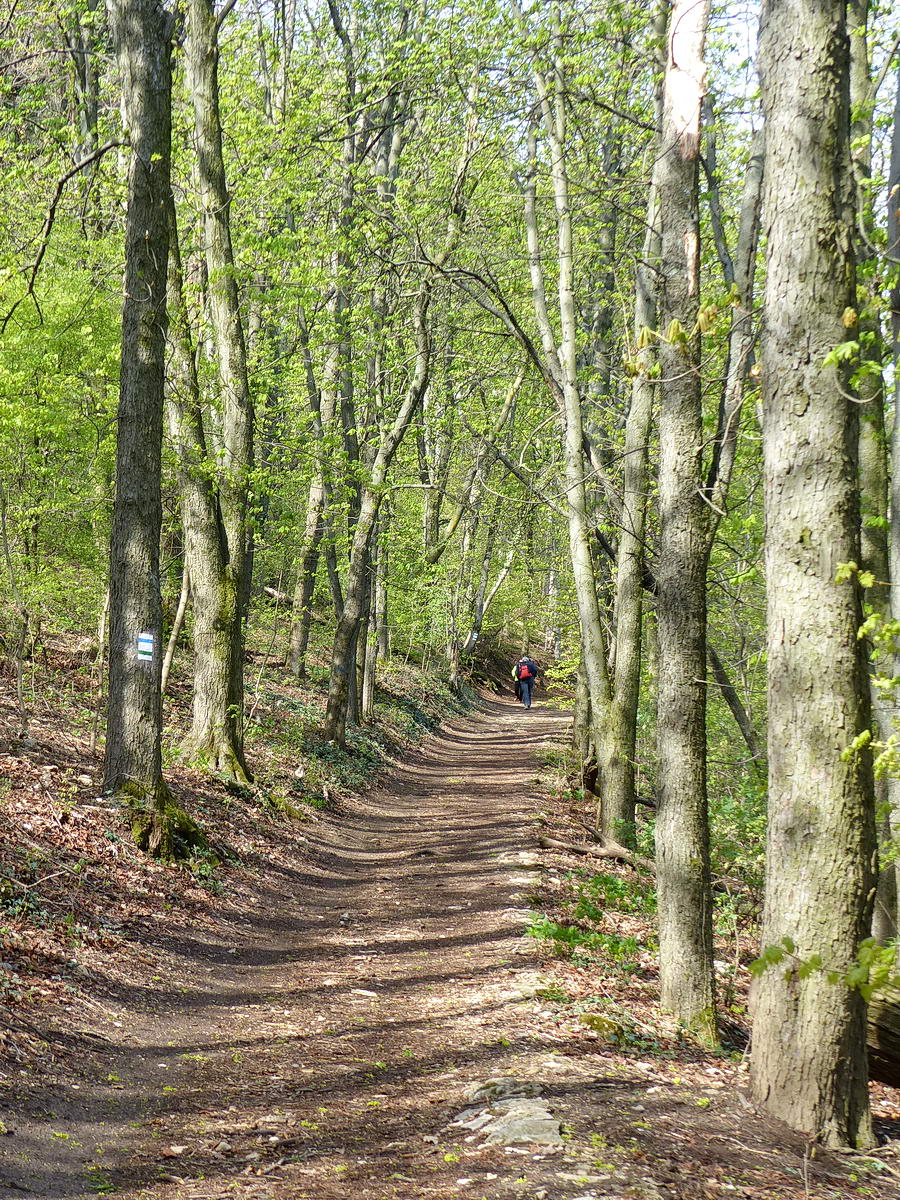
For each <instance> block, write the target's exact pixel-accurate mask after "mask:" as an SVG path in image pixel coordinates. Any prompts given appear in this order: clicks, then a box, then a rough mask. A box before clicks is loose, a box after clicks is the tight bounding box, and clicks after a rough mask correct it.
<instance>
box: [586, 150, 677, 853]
mask: <svg viewBox="0 0 900 1200" xmlns="http://www.w3.org/2000/svg"><path fill="white" fill-rule="evenodd" d="M657 161H662V160H661V159H659V158H658V159H657ZM658 219H659V217H658V212H657V204H656V194H655V189H653V190H652V191H651V197H650V202H649V204H648V206H647V234H646V237H645V239H644V253H643V256H642V260H641V261H640V262H639V263H638V265H637V270H636V274H635V291H636V295H635V309H634V335H635V339H636V340H637V343H638V348H637V352H636V357H637V365H638V373H637V375H635V377H634V379H633V381H632V386H631V406H630V408H629V410H628V419H627V421H626V424H625V454H624V464H623V482H622V517H621V521H620V530H619V546H618V554H617V556H616V600H615V613H616V623H615V647H616V654H615V665H614V671H613V679H614V685H613V696H612V704H611V706H610V713H609V744H610V750H611V759H612V763H613V764H615V766H614V768H613V769H612V770H611V771H610V777H609V780H608V782H607V785H606V787H605V788H604V791H603V804H602V806H601V822H600V828H601V830H602V832H603V835H604V837H609V838H614V839H616V840H617V841H619V842H621V843H622V844H623V845H625V846H634V844H635V823H634V822H635V818H634V810H635V788H634V777H635V770H634V762H635V754H636V738H637V712H638V700H639V694H640V683H641V628H642V624H643V598H644V579H643V574H644V531H645V526H646V511H647V445H648V442H649V440H650V428H651V422H652V416H653V391H654V384H653V381H652V379H651V378H650V368H651V366H652V365H653V364H654V362H655V361H656V355H655V353H654V351H653V349H652V348H651V346H650V344H649V341H648V337H649V333H650V331H651V330H655V329H656V281H655V278H654V271H653V264H654V263H655V262H656V261H657V259H658V257H659V249H660V243H659V229H658Z"/></svg>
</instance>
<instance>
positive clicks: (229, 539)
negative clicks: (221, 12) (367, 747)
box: [186, 0, 253, 783]
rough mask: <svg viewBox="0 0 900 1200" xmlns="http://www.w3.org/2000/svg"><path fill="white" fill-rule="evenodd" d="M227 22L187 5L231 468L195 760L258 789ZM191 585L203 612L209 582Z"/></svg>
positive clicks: (248, 407) (247, 433)
mask: <svg viewBox="0 0 900 1200" xmlns="http://www.w3.org/2000/svg"><path fill="white" fill-rule="evenodd" d="M218 62H219V49H218V22H217V20H216V16H215V13H214V10H213V5H212V3H211V0H188V4H187V43H186V82H187V88H188V92H189V94H190V98H191V101H192V103H193V109H194V137H195V143H196V149H197V165H198V172H197V174H198V181H199V188H200V200H201V205H202V209H203V234H204V256H205V262H206V269H207V276H208V302H209V313H210V319H211V323H212V329H213V339H214V343H215V351H216V360H217V363H218V371H219V383H220V387H221V394H222V414H223V415H222V462H221V474H220V477H219V486H218V506H219V512H220V516H221V532H222V535H223V539H224V542H223V550H224V556H223V562H222V573H221V576H220V578H219V579H218V580H216V581H210V589H211V595H210V600H211V602H212V610H211V611H210V612H209V613H208V617H209V625H208V628H209V630H210V636H209V637H208V638H207V637H206V636H205V630H203V629H195V633H194V641H195V653H196V673H195V680H194V721H193V728H192V730H191V735H190V747H191V751H192V753H193V754H194V755H196V756H197V757H199V758H201V759H203V760H205V761H206V762H207V763H208V764H209V766H210V767H211V769H212V770H214V771H216V772H217V773H219V774H222V775H224V776H225V777H226V778H230V779H234V780H236V781H237V782H241V783H246V782H248V781H249V779H250V775H249V772H248V770H247V765H246V762H245V760H244V739H243V724H244V623H245V617H246V608H247V601H248V598H249V565H250V524H249V500H248V492H249V479H250V473H251V471H252V469H253V404H252V399H251V395H250V385H249V379H248V374H247V351H246V345H245V340H244V328H243V324H242V320H241V313H240V306H239V302H238V290H237V279H236V276H235V269H234V268H235V264H234V253H233V250H232V245H231V224H230V197H229V193H228V186H227V183H226V179H225V164H224V160H223V157H222V125H221V119H220V115H219V84H218ZM191 578H192V581H193V584H194V587H195V590H196V595H197V607H198V609H199V606H200V604H201V595H200V589H201V587H202V586H203V585H202V581H201V578H200V577H199V575H198V573H197V571H196V570H195V569H194V567H193V565H192V568H191Z"/></svg>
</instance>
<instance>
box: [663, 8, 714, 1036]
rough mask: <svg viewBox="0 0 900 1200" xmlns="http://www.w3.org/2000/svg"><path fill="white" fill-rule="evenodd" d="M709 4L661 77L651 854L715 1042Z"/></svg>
mask: <svg viewBox="0 0 900 1200" xmlns="http://www.w3.org/2000/svg"><path fill="white" fill-rule="evenodd" d="M708 15H709V0H700V2H699V3H697V0H675V2H674V3H673V6H672V12H671V18H670V24H669V41H668V46H669V53H668V60H667V65H666V76H665V82H664V102H663V121H662V142H661V144H662V151H661V154H662V159H661V163H662V165H661V169H660V172H659V204H660V214H661V236H662V243H661V255H660V267H661V280H660V282H661V292H660V326H661V332H662V334H663V340H662V342H661V345H660V365H661V370H662V375H661V378H662V389H661V393H662V398H661V406H660V419H659V441H660V462H659V508H660V535H659V567H658V570H657V582H658V591H657V621H658V626H659V696H658V701H659V722H658V726H657V729H658V736H657V744H658V753H659V769H658V777H657V778H658V792H657V817H656V861H657V873H658V874H657V885H658V891H659V955H660V983H661V995H662V1003H663V1005H664V1006H665V1007H666V1008H667V1009H669V1010H670V1011H671V1012H673V1013H675V1014H676V1015H677V1016H678V1017H679V1019H680V1020H681V1021H683V1022H684V1024H685V1025H686V1026H687V1027H688V1028H689V1029H691V1030H693V1031H694V1033H695V1034H696V1035H697V1037H698V1038H700V1039H701V1040H702V1041H704V1042H706V1043H709V1044H715V1043H716V1042H717V1040H718V1035H717V1032H716V1015H715V991H714V986H713V945H712V898H711V891H710V881H709V820H708V814H707V797H706V564H707V557H708V541H707V522H706V508H705V506H704V503H703V499H702V496H701V494H700V493H701V488H702V484H703V477H702V457H701V456H702V446H703V422H702V414H701V386H700V385H701V380H700V367H699V357H700V346H699V331H698V329H697V317H698V312H699V301H700V226H699V212H698V183H699V179H698V170H699V149H700V106H701V102H702V99H703V91H704V86H705V64H704V58H703V55H704V46H705V38H706V23H707V20H708Z"/></svg>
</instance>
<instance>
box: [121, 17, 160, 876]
mask: <svg viewBox="0 0 900 1200" xmlns="http://www.w3.org/2000/svg"><path fill="white" fill-rule="evenodd" d="M110 19H111V24H112V28H113V37H114V42H115V45H116V51H117V56H118V60H119V67H120V70H121V73H122V79H123V108H124V113H125V120H126V123H127V127H128V131H129V135H130V145H131V153H130V156H129V168H128V211H127V217H126V226H125V301H124V305H123V308H122V360H121V380H120V390H119V410H118V437H117V443H116V495H115V501H114V504H113V521H112V538H111V546H110V574H109V580H110V639H109V706H108V711H107V725H106V760H105V764H104V788H105V790H106V791H109V792H115V793H117V794H122V795H125V796H127V797H128V798H129V800H130V801H131V802H132V803H133V805H134V807H135V809H136V812H138V813H139V812H141V811H143V812H144V814H145V820H144V823H143V826H142V831H141V835H140V837H141V840H142V842H143V844H144V846H145V848H147V849H148V850H150V851H151V853H154V854H160V855H162V856H164V857H169V856H171V851H172V847H171V845H170V844H169V842H168V831H167V827H166V820H165V813H166V803H167V801H168V799H169V793H168V789H167V787H166V785H165V783H164V781H163V777H162V752H161V736H162V708H161V705H162V701H161V696H160V687H159V684H160V671H161V668H162V645H161V642H162V602H161V597H160V580H159V538H160V528H161V523H162V500H161V492H160V470H161V455H162V421H163V380H164V367H165V353H166V265H167V259H168V252H169V233H168V218H167V205H168V201H169V174H170V164H171V99H172V78H171V51H172V18H171V16H170V15H169V14H168V13H167V12H166V11H165V9H164V8H163V6H162V4H160V3H159V2H158V0H130V2H127V3H126V2H125V0H113V2H112V3H111V4H110Z"/></svg>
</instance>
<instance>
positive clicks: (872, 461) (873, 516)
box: [847, 0, 900, 942]
mask: <svg viewBox="0 0 900 1200" xmlns="http://www.w3.org/2000/svg"><path fill="white" fill-rule="evenodd" d="M868 21H869V0H849V3H848V5H847V26H848V31H849V34H850V112H851V122H852V123H851V128H850V138H851V146H852V157H853V171H854V180H855V183H856V197H857V205H858V209H859V212H858V216H857V222H858V224H859V225H861V226H862V228H863V230H864V231H865V235H866V236H865V239H862V238H861V239H859V244H858V246H857V260H856V261H857V271H858V273H859V276H860V278H859V284H860V289H862V288H865V289H866V293H865V294H866V295H867V300H866V303H865V304H864V306H863V311H862V312H861V313H860V317H859V332H860V335H861V337H860V342H861V344H863V345H866V344H867V343H868V345H866V351H865V353H866V356H867V357H868V358H869V359H870V360H873V361H878V362H880V361H881V360H882V358H883V356H884V339H883V336H882V329H881V321H880V317H879V315H878V313H877V311H876V305H873V303H872V299H873V297H872V292H873V290H874V287H877V285H876V284H874V279H873V277H874V276H876V274H877V273H878V272H879V270H880V263H879V262H878V261H877V257H876V254H875V251H874V248H873V244H872V239H873V234H874V233H875V219H874V212H873V210H872V194H871V181H872V107H873V99H874V97H873V95H872V78H871V72H870V69H869V45H868V38H867V32H868V31H867V26H868ZM873 285H874V286H873ZM859 399H860V408H859V486H860V500H861V512H860V515H861V517H862V525H861V527H860V557H859V562H860V567H861V568H862V569H863V570H865V571H869V572H871V574H872V575H873V576H874V579H875V582H874V584H873V585H872V587H870V588H869V589H868V590H867V591H866V603H867V604H868V605H870V606H871V608H872V610H873V611H874V612H876V613H878V615H879V616H880V617H881V618H882V620H883V621H885V622H887V621H890V619H891V582H890V581H891V573H890V572H891V564H890V551H889V546H888V523H887V517H888V511H889V510H888V491H889V483H888V439H887V432H886V429H885V421H884V379H883V376H882V373H881V371H867V372H866V373H865V374H864V375H863V376H862V378H861V379H860V381H859ZM878 668H879V664H877V663H875V664H873V665H872V670H877V669H878ZM889 669H890V668H889ZM871 700H872V712H873V714H874V717H875V724H876V727H877V730H878V737H879V740H880V741H882V742H886V741H887V740H888V738H890V737H891V735H892V734H893V733H894V712H895V708H896V705H895V700H894V696H893V695H891V694H890V693H884V692H882V691H881V690H880V689H879V688H878V687H877V686H875V685H874V684H873V686H872V688H871ZM875 787H876V800H877V804H878V807H879V809H882V808H886V809H887V811H886V812H885V813H884V815H883V816H882V817H880V818H879V826H880V827H879V834H880V836H881V837H882V839H884V840H885V841H889V840H890V838H891V817H890V809H891V808H894V809H896V808H897V806H898V804H900V780H898V779H897V778H896V777H894V776H893V775H882V776H881V777H880V778H879V779H877V780H876V782H875ZM897 881H898V880H897V864H896V862H894V861H890V862H888V863H886V864H885V865H884V866H883V867H882V868H881V869H880V870H879V872H878V884H877V891H876V896H875V909H874V912H873V913H872V935H873V937H876V938H877V939H878V940H879V941H880V942H886V941H888V939H890V938H895V937H896V936H897V932H898V923H897Z"/></svg>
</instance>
